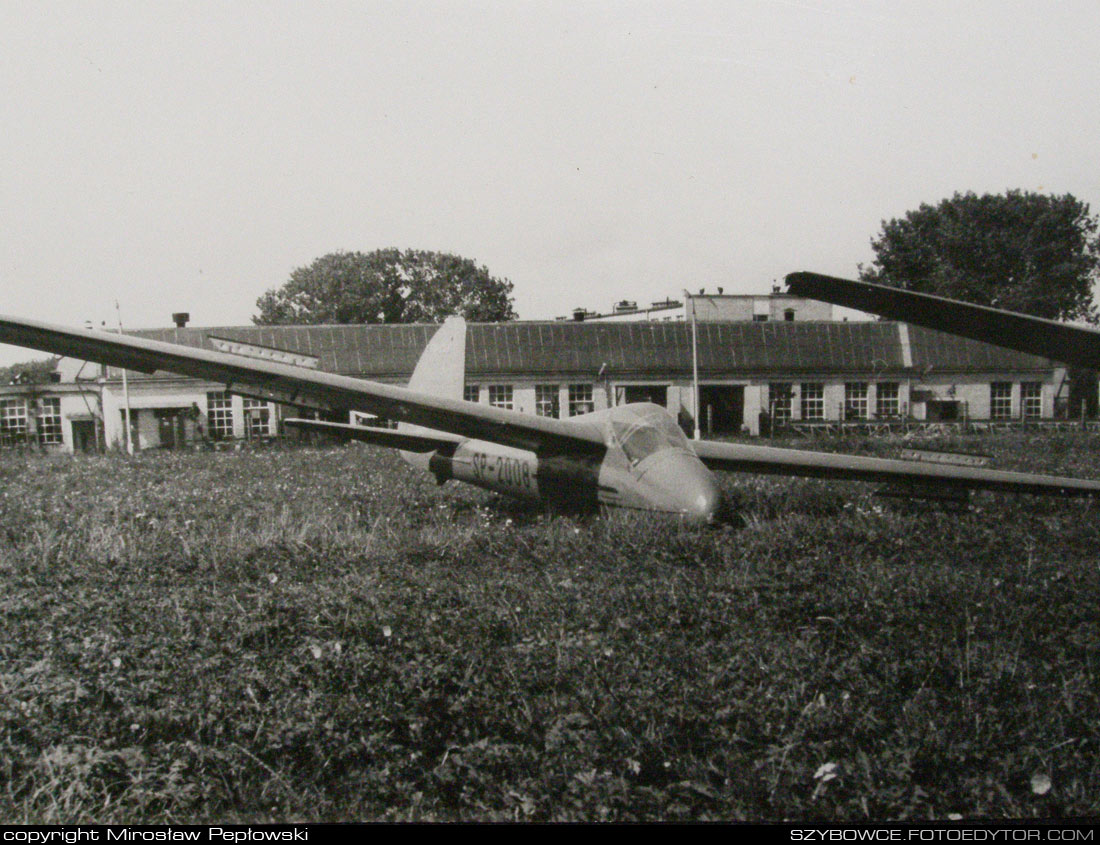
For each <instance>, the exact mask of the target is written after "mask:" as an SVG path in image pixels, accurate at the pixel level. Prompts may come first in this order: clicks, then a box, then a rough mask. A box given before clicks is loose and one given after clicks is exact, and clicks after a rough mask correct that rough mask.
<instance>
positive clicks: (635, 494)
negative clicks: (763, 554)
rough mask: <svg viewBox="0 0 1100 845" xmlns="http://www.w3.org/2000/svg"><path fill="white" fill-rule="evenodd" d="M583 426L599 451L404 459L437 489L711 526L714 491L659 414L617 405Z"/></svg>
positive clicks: (468, 447)
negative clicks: (458, 485)
mask: <svg viewBox="0 0 1100 845" xmlns="http://www.w3.org/2000/svg"><path fill="white" fill-rule="evenodd" d="M577 419H581V418H577ZM583 419H584V421H585V422H588V423H591V422H597V423H598V424H599V425H600V426H601V429H602V430H603V432H604V434H605V442H604V446H603V448H602V449H595V450H591V451H588V452H584V453H577V452H557V453H556V452H555V451H554V450H552V449H547V450H543V451H542V452H535V451H530V450H526V449H518V448H514V447H510V446H503V445H500V444H497V443H489V442H486V441H484V440H462V441H458V442H456V443H454V444H453V446H447V447H444V448H440V449H436V450H435V451H432V452H430V453H417V452H403V453H402V455H403V457H404V458H405V459H406V460H407V461H408V462H409V463H411V464H413V465H415V466H418V467H420V468H421V469H425V470H427V471H429V472H431V473H432V474H433V475H434V476H435V477H436V479H437V480H438V481H439V482H440V483H442V482H444V481H447V480H448V479H452V478H453V479H455V480H457V481H464V482H466V483H468V484H473V485H476V486H478V487H483V488H485V489H487V490H493V491H495V492H498V493H503V494H505V495H508V496H515V497H517V498H520V499H526V500H528V501H542V502H547V503H550V504H554V505H559V506H564V507H573V508H586V507H595V506H598V505H603V506H608V507H617V508H632V509H638V510H647V511H659V512H664V513H668V514H673V515H676V516H680V517H682V518H684V519H687V520H689V521H692V522H710V521H713V519H714V517H715V515H716V514H717V512H718V509H719V507H720V504H721V495H720V493H719V490H718V484H717V482H716V480H715V478H714V475H713V473H711V471H710V470H708V469H707V468H706V467H705V466H703V464H702V462H701V461H700V460H699V459H698V458H697V457H696V456H695V454H694V452H692V451H691V449H690V447H689V445H688V442H687V439H686V438H685V437H684V434H683V432H682V431H681V430H680V428H679V426H677V425H676V422H675V420H673V419H672V416H671V415H670V414H669V413H668V412H667V411H666V410H665V409H664V408H661V407H660V406H658V405H652V404H648V403H637V404H630V405H620V406H618V407H615V408H609V409H607V410H604V411H597V412H595V413H592V414H586V415H584V417H583Z"/></svg>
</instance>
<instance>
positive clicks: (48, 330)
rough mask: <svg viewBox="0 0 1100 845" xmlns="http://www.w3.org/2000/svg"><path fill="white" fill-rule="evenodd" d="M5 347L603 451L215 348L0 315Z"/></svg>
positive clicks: (457, 408) (549, 430)
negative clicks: (9, 346) (27, 348)
mask: <svg viewBox="0 0 1100 845" xmlns="http://www.w3.org/2000/svg"><path fill="white" fill-rule="evenodd" d="M0 343H12V344H15V345H17V346H26V347H30V348H32V349H41V350H43V351H45V352H51V353H54V354H57V355H65V356H68V357H71V358H77V359H79V360H84V361H94V362H96V363H101V364H108V365H111V366H116V367H125V368H127V369H131V370H138V371H140V372H146V373H152V372H156V371H157V370H165V371H168V372H172V373H177V374H179V375H185V376H191V377H194V378H201V379H205V380H207V381H213V382H220V383H222V384H225V385H226V387H227V389H234V388H237V389H238V390H239V391H240V392H243V393H247V392H249V390H253V391H257V392H258V393H259V394H260V395H265V394H270V395H276V396H278V397H279V398H280V401H284V402H287V403H289V404H295V403H297V402H301V403H302V404H305V403H307V402H309V403H320V404H322V405H324V406H327V407H330V408H333V409H337V410H349V411H350V410H355V411H365V412H367V413H371V414H376V415H377V416H380V417H385V418H387V419H392V420H398V421H401V422H410V423H414V424H416V425H420V426H425V427H427V428H431V429H435V430H436V431H441V432H448V433H451V434H457V435H461V436H463V437H471V438H476V439H478V440H486V441H489V442H491V443H500V444H503V445H505V446H515V447H517V448H520V449H529V450H531V451H537V452H546V451H550V452H555V451H567V452H579V453H587V452H593V453H596V452H600V451H602V450H603V449H604V448H605V443H604V436H603V432H602V431H601V430H600V428H599V426H598V425H594V424H591V423H587V422H585V421H583V420H581V419H578V420H557V419H553V418H550V417H535V416H530V415H528V414H522V413H519V412H517V411H509V410H506V409H504V408H494V407H491V406H487V405H479V404H477V403H474V402H465V401H463V400H461V399H448V398H445V397H440V396H433V395H430V394H427V393H421V392H418V391H415V390H409V389H407V388H404V387H396V386H394V385H389V384H381V383H380V382H374V381H367V380H365V379H357V378H352V377H350V376H342V375H337V374H335V373H325V372H319V371H317V370H310V369H305V368H302V367H294V366H291V365H289V364H281V363H278V362H276V361H266V360H259V359H253V358H244V357H241V356H239V355H232V354H229V353H226V352H216V351H214V350H211V349H200V348H195V347H190V346H181V345H179V344H174V343H164V342H162V341H157V340H149V339H147V338H141V337H133V336H129V335H109V334H106V333H104V332H97V331H89V330H87V329H74V328H68V327H65V326H56V325H52V324H49V323H41V322H38V321H34V320H24V319H19V318H16V317H4V316H0Z"/></svg>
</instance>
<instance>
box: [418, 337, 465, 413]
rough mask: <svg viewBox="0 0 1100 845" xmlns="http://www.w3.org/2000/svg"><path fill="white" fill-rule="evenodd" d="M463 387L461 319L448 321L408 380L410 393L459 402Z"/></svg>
mask: <svg viewBox="0 0 1100 845" xmlns="http://www.w3.org/2000/svg"><path fill="white" fill-rule="evenodd" d="M465 383H466V321H465V320H464V319H462V318H461V317H448V318H447V320H446V321H445V322H444V323H443V325H442V326H440V327H439V328H438V329H437V330H436V333H435V335H433V336H432V339H431V340H430V341H428V345H427V346H426V347H424V352H423V353H421V355H420V360H419V361H417V362H416V369H414V370H413V374H412V378H411V379H409V389H410V390H417V391H419V392H421V393H430V394H432V395H433V396H443V397H445V398H447V399H461V398H462V388H463V385H465Z"/></svg>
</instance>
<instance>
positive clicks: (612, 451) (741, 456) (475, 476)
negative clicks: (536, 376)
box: [0, 316, 1100, 523]
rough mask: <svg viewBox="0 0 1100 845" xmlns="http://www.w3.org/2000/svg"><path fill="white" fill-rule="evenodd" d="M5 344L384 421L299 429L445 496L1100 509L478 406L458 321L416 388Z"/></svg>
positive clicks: (657, 413) (607, 502)
mask: <svg viewBox="0 0 1100 845" xmlns="http://www.w3.org/2000/svg"><path fill="white" fill-rule="evenodd" d="M0 343H12V344H16V345H19V346H26V347H30V348H32V349H40V350H44V351H47V352H51V353H54V354H57V355H66V356H69V357H72V358H77V359H80V360H86V361H95V362H98V363H102V364H107V365H111V366H116V367H126V368H128V369H131V370H139V371H142V372H146V373H151V372H155V371H157V370H165V371H168V372H173V373H177V374H180V375H185V376H191V377H194V378H199V379H203V380H206V381H212V382H220V383H222V384H224V385H225V386H226V389H227V390H233V391H235V392H237V393H241V394H244V395H251V396H258V397H261V398H266V399H272V398H274V399H277V400H278V401H281V402H285V403H288V404H311V405H315V406H319V407H324V408H328V409H330V410H334V411H353V410H354V411H361V412H365V413H369V414H375V415H377V416H379V417H383V418H386V419H389V420H394V421H397V422H398V423H399V425H398V429H397V430H390V429H381V428H368V427H359V426H347V425H342V424H337V423H326V422H320V421H314V420H293V421H292V420H287V421H285V422H286V424H288V425H294V426H298V427H301V428H311V429H315V430H322V431H326V432H328V433H331V434H336V435H340V436H342V437H346V438H349V439H358V440H363V441H366V442H369V443H373V444H376V445H380V446H386V447H390V448H394V449H398V450H400V451H401V454H402V456H403V457H404V458H405V459H406V460H407V461H408V462H409V463H411V464H413V465H415V466H418V467H421V468H423V469H425V470H427V471H428V472H430V473H432V474H433V475H434V476H435V477H436V479H437V480H438V481H439V482H440V483H443V482H445V481H447V480H448V479H457V480H459V481H465V482H468V483H471V484H474V485H477V486H479V487H483V488H486V489H489V490H494V491H497V492H500V493H504V494H507V495H511V496H516V497H519V498H523V499H528V500H533V501H541V502H547V503H552V504H557V505H564V506H569V507H578V506H579V507H585V506H591V507H595V506H608V507H616V508H631V509H637V510H643V511H655V512H661V513H667V514H674V515H676V516H678V517H681V518H683V519H684V520H686V521H691V522H703V523H706V522H712V521H714V520H715V518H716V516H717V514H718V513H719V510H720V507H721V494H720V492H719V487H718V484H717V480H716V479H715V476H714V475H713V472H712V470H732V471H738V472H754V473H771V474H778V475H792V476H812V477H819V478H841V479H853V480H860V481H890V482H910V483H913V484H916V485H920V486H922V487H924V488H927V487H935V488H947V489H959V488H962V489H987V490H995V491H1001V492H1011V493H1036V494H1054V495H1068V496H1100V482H1098V481H1090V480H1085V479H1078V478H1062V477H1057V476H1048V475H1032V474H1027V473H1017V472H1004V471H998V470H990V469H984V468H975V467H967V466H945V465H935V464H926V463H920V462H912V461H904V460H892V459H885V458H871V457H863V456H855V455H837V454H827V453H820V452H809V451H800V450H795V449H780V448H775V447H770V446H756V445H746V444H733V443H718V442H711V441H689V440H688V439H687V438H686V437H685V436H684V433H683V431H682V430H681V429H680V427H679V426H678V425H677V423H676V420H675V419H674V418H673V416H672V415H671V414H670V413H669V412H668V411H667V410H665V409H664V408H662V407H660V406H659V405H654V404H650V403H632V404H625V405H619V406H616V407H612V408H608V409H606V410H600V411H595V412H592V413H589V414H583V415H580V416H576V417H571V418H569V419H554V418H551V417H539V416H531V415H528V414H523V413H520V412H518V411H512V410H507V409H503V408H495V407H491V406H488V405H482V404H479V403H476V402H467V401H464V400H463V399H462V398H461V397H462V388H463V383H464V378H465V349H466V323H465V321H463V320H462V319H461V318H455V317H452V318H451V319H449V320H448V321H446V322H445V323H443V324H442V325H441V326H440V328H439V329H438V330H437V331H436V333H435V335H434V336H433V337H432V339H431V340H430V341H429V343H428V345H427V347H426V348H425V350H424V352H423V354H422V355H421V357H420V360H419V361H418V363H417V365H416V368H415V370H414V372H413V376H412V378H411V380H410V381H409V386H408V387H396V386H394V385H388V384H382V383H379V382H374V381H367V380H364V379H357V378H352V377H350V376H342V375H337V374H334V373H325V372H318V371H317V370H313V369H307V368H304V367H296V366H292V365H289V364H285V363H280V362H277V361H272V360H262V359H256V358H251V357H243V356H240V355H234V354H231V353H227V352H220V351H215V350H213V349H200V348H195V347H190V346H181V345H178V344H172V343H165V342H162V341H155V340H150V339H146V338H140V337H130V336H125V335H109V334H106V333H104V332H97V331H89V330H86V329H75V328H66V327H63V326H56V325H51V324H48V323H40V322H37V321H32V320H24V319H18V318H13V317H2V316H0Z"/></svg>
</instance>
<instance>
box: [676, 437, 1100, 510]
mask: <svg viewBox="0 0 1100 845" xmlns="http://www.w3.org/2000/svg"><path fill="white" fill-rule="evenodd" d="M691 445H692V448H694V449H695V453H696V455H698V456H699V460H701V461H702V462H703V463H704V464H705V465H706V466H708V467H710V468H711V469H717V470H731V471H734V472H752V473H767V474H772V475H791V476H803V477H810V478H840V479H849V480H853V481H892V482H909V483H919V484H922V485H933V486H943V487H955V488H960V487H961V488H969V489H979V490H996V491H1000V492H1004V493H1032V494H1037V495H1054V496H1100V481H1090V480H1087V479H1082V478H1065V477H1061V476H1053V475H1033V474H1031V473H1024V472H1006V471H1003V470H993V469H982V468H978V467H967V466H949V465H948V466H945V465H937V464H926V463H920V462H917V461H902V460H895V459H891V458H871V457H866V456H863V455H842V454H840V455H838V454H831V453H827V452H809V451H803V450H800V449H780V448H776V447H774V446H754V445H747V444H740V443H715V442H713V441H707V440H702V441H695V442H692V444H691Z"/></svg>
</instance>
